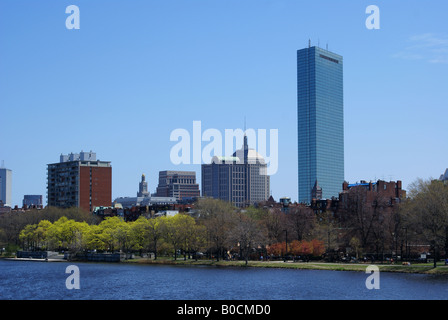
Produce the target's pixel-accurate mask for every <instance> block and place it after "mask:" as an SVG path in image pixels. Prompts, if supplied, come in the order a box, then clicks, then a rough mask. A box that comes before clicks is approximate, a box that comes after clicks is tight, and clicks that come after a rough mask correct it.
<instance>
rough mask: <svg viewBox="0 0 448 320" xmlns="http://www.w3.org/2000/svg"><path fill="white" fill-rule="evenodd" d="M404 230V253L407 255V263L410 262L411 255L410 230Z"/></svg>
mask: <svg viewBox="0 0 448 320" xmlns="http://www.w3.org/2000/svg"><path fill="white" fill-rule="evenodd" d="M402 229H404V253H405V255H406V261H409V254H408V228H407V227H403V228H402Z"/></svg>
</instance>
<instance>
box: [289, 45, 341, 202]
mask: <svg viewBox="0 0 448 320" xmlns="http://www.w3.org/2000/svg"><path fill="white" fill-rule="evenodd" d="M297 100H298V104H297V110H298V121H297V126H298V173H299V177H298V178H299V181H298V182H299V198H298V201H299V202H304V203H310V202H311V199H312V193H313V188H314V187H315V186H318V187H320V188H322V199H331V197H338V196H339V192H341V191H342V183H343V182H344V101H343V100H344V99H343V59H342V56H340V55H337V54H335V53H332V52H330V51H328V50H324V49H321V48H319V47H312V46H309V47H308V48H305V49H301V50H298V51H297Z"/></svg>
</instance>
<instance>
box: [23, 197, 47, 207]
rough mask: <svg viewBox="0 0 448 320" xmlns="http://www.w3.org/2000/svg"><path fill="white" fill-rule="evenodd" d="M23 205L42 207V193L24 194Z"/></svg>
mask: <svg viewBox="0 0 448 320" xmlns="http://www.w3.org/2000/svg"><path fill="white" fill-rule="evenodd" d="M22 205H23V207H24V208H33V207H36V208H42V206H43V203H42V195H34V194H26V195H24V196H23V201H22Z"/></svg>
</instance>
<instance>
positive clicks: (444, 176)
mask: <svg viewBox="0 0 448 320" xmlns="http://www.w3.org/2000/svg"><path fill="white" fill-rule="evenodd" d="M439 180H440V181H448V169H446V170H445V173H444V174H442V175H441V176H440V179H439Z"/></svg>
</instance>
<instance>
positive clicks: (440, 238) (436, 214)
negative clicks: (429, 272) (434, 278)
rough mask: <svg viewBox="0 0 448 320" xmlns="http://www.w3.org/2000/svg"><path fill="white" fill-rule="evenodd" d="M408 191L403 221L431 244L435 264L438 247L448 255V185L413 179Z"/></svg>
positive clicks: (436, 181) (434, 181)
mask: <svg viewBox="0 0 448 320" xmlns="http://www.w3.org/2000/svg"><path fill="white" fill-rule="evenodd" d="M409 191H410V192H409V196H410V198H409V199H408V201H406V203H405V204H404V206H403V212H404V217H403V218H404V220H405V224H406V226H407V227H408V228H409V229H410V230H412V231H414V232H415V233H416V234H417V235H419V236H420V237H421V238H422V239H423V241H425V243H427V244H428V245H430V246H431V250H432V252H433V254H434V267H436V260H437V258H438V255H439V251H440V249H441V248H444V249H445V255H447V254H448V248H447V247H448V185H446V184H444V182H442V181H438V180H426V181H425V180H422V179H417V180H416V181H415V182H414V183H412V184H411V186H410V190H409Z"/></svg>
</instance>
